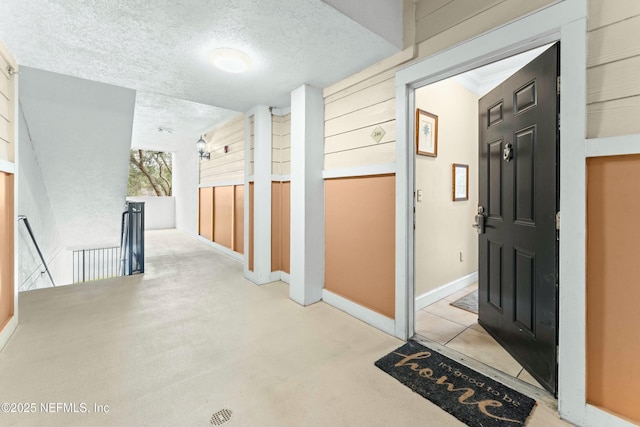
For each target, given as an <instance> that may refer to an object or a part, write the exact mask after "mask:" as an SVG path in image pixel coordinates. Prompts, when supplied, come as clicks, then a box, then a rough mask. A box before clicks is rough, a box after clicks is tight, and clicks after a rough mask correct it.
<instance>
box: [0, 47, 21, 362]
mask: <svg viewBox="0 0 640 427" xmlns="http://www.w3.org/2000/svg"><path fill="white" fill-rule="evenodd" d="M0 55H1V56H2V57H4V59H5V60H6V61H7V62H8V63H9V64H11V66H12V67H13V68H14V69H15V70H16V71H18V69H19V67H18V64H17V63H16V62H15V59H14V58H13V57H12V56H11V54H10V53H9V51H8V50H7V49H6V47H5V45H4V44H3V43H2V41H0ZM9 84H11V83H9ZM18 86H19V75H17V74H14V75H13V93H14V94H15V95H14V96H13V99H14V102H13V105H12V107H13V119H14V120H13V123H12V129H11V130H12V133H13V147H12V148H13V165H11V162H9V161H3V163H2V165H0V166H2V168H3V169H6V170H5V171H4V172H6V173H10V174H12V175H13V212H12V216H13V218H14V220H13V230H12V233H13V254H14V256H13V267H12V268H13V316H12V317H11V318H10V319H9V320H8V322H7V323H6V324H5V325H4V328H2V330H0V351H2V349H3V348H4V346H5V345H6V344H7V342H9V339H10V338H11V336H12V335H13V333H14V332H15V330H16V328H17V327H18V318H19V313H18V295H19V294H20V292H19V288H20V283H19V281H20V280H19V274H18V271H19V270H18V258H19V257H18V256H17V255H18V250H19V240H20V239H19V238H18V226H19V222H18V212H17V209H18V206H19V204H18V203H19V194H18V188H19V176H20V170H19V169H20V168H19V164H20V153H19V151H20V150H19V143H18V141H20V139H19V138H20V135H19V126H18V120H17V118H18V117H20V114H19V111H18V108H19V103H18V102H15V100H17V97H18V94H19V93H20V92H19V87H18ZM10 159H11V158H10Z"/></svg>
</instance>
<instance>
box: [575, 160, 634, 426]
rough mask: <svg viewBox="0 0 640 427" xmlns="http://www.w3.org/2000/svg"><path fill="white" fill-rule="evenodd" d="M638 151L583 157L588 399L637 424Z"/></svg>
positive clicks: (591, 402) (593, 403)
mask: <svg viewBox="0 0 640 427" xmlns="http://www.w3.org/2000/svg"><path fill="white" fill-rule="evenodd" d="M639 185H640V155H630V156H615V157H600V158H591V159H588V160H587V401H588V402H589V403H590V404H592V405H595V406H598V407H601V408H603V409H605V410H607V411H611V412H614V413H616V414H619V415H622V416H624V417H626V418H629V419H630V420H632V421H633V422H634V423H637V424H640V404H639V402H640V394H639V393H640V392H639V390H638V385H639V384H640V362H639V361H640V356H639V355H640V332H638V331H639V329H638V325H640V310H639V309H638V302H639V301H640V286H638V277H640V263H639V262H638V254H640V227H638V225H637V222H638V212H640V198H639V197H638V194H637V189H638V186H639Z"/></svg>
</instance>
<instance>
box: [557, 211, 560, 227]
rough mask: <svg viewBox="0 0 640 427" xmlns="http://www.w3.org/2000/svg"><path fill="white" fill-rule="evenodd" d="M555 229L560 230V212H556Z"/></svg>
mask: <svg viewBox="0 0 640 427" xmlns="http://www.w3.org/2000/svg"><path fill="white" fill-rule="evenodd" d="M556 230H560V212H559V211H558V212H556Z"/></svg>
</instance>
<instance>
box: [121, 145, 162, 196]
mask: <svg viewBox="0 0 640 427" xmlns="http://www.w3.org/2000/svg"><path fill="white" fill-rule="evenodd" d="M171 159H172V156H171V153H165V152H162V151H148V150H131V153H130V156H129V160H130V161H129V185H128V189H127V195H128V196H130V197H135V196H171V182H172V181H171V179H172V175H171V174H172V163H171Z"/></svg>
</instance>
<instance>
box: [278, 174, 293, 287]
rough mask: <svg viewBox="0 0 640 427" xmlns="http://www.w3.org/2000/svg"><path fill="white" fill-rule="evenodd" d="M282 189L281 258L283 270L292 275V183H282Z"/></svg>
mask: <svg viewBox="0 0 640 427" xmlns="http://www.w3.org/2000/svg"><path fill="white" fill-rule="evenodd" d="M280 187H281V193H280V195H281V199H280V200H281V202H282V210H281V213H282V217H281V218H282V222H281V224H282V225H281V227H280V233H281V236H282V237H281V244H282V246H281V247H280V250H281V253H282V258H281V262H282V264H281V270H282V271H284V272H285V273H287V274H290V273H291V183H290V182H282V183H280Z"/></svg>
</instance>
